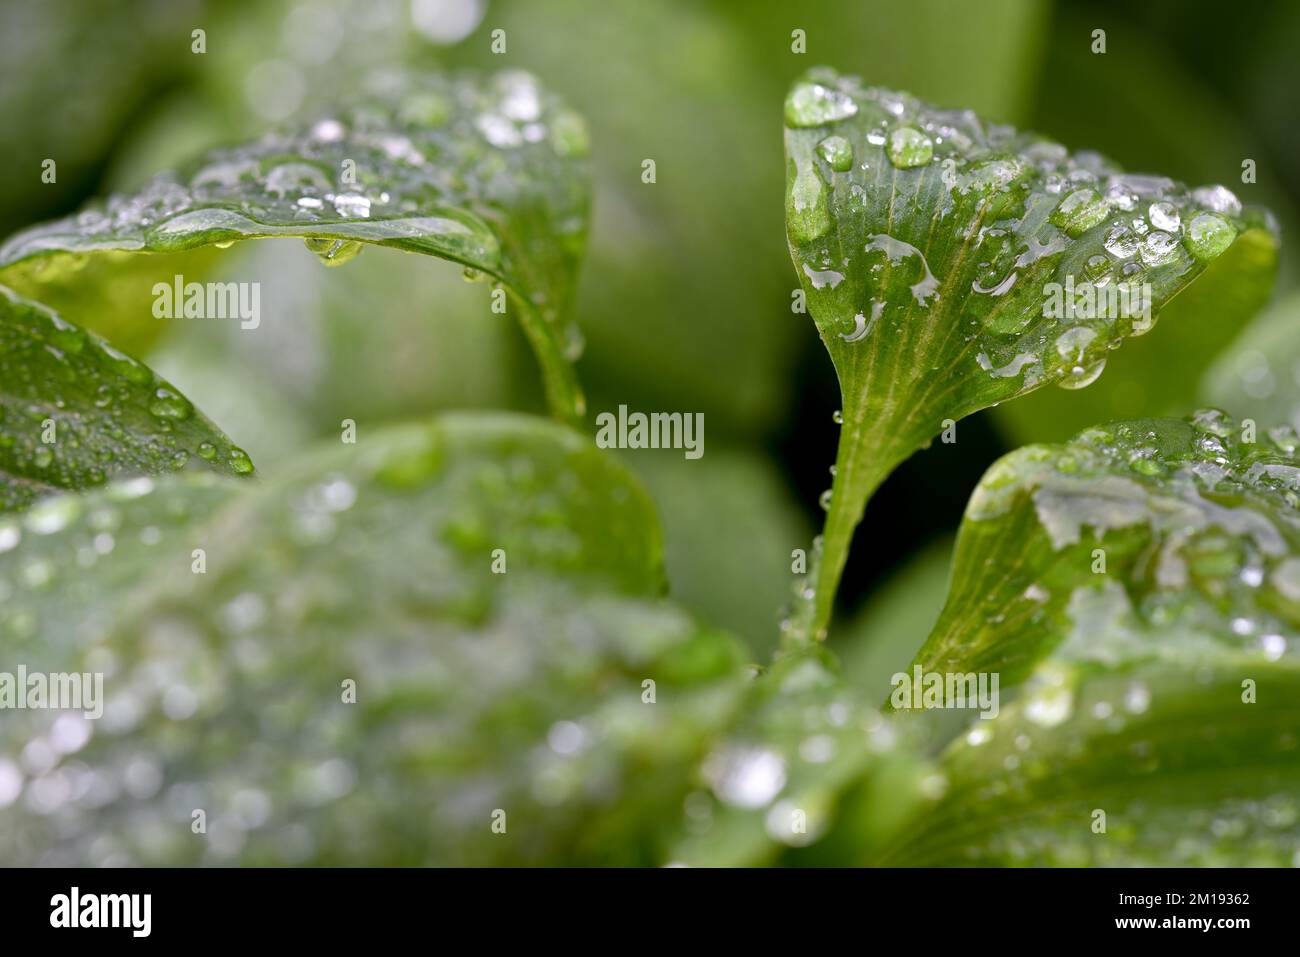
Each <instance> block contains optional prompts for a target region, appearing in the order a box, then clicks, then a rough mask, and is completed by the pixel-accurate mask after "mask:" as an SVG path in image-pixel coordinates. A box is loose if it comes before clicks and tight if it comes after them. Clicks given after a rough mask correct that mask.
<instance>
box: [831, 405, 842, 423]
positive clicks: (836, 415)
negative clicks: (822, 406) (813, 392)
mask: <svg viewBox="0 0 1300 957" xmlns="http://www.w3.org/2000/svg"><path fill="white" fill-rule="evenodd" d="M831 421H832V422H834V423H835V424H836V425H843V424H844V413H843V412H841V411H840V410H839V409H836V410H835V411H834V412H832V413H831Z"/></svg>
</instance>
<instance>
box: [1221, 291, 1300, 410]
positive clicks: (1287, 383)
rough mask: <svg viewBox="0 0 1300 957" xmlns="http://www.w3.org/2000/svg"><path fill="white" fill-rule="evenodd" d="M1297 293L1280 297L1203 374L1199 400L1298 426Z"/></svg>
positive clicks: (1299, 307) (1299, 317)
mask: <svg viewBox="0 0 1300 957" xmlns="http://www.w3.org/2000/svg"><path fill="white" fill-rule="evenodd" d="M1298 369H1300V293H1294V292H1293V293H1291V294H1290V295H1288V296H1286V297H1285V298H1282V299H1279V300H1278V301H1277V302H1276V303H1274V304H1273V305H1272V306H1271V307H1270V308H1269V309H1268V310H1267V311H1265V312H1264V313H1262V314H1261V315H1260V316H1259V318H1258V319H1257V320H1256V321H1255V322H1253V323H1251V326H1250V328H1249V329H1247V330H1246V332H1245V333H1243V334H1242V336H1241V338H1240V339H1238V340H1237V341H1236V342H1234V343H1233V345H1232V348H1231V349H1229V350H1228V351H1227V352H1225V353H1224V354H1223V355H1222V356H1221V357H1220V358H1219V359H1218V361H1216V362H1215V363H1214V365H1213V366H1211V367H1210V369H1209V370H1208V371H1207V372H1206V373H1205V376H1204V378H1203V380H1202V381H1201V383H1200V393H1201V394H1200V398H1201V401H1203V402H1208V403H1210V404H1212V405H1215V406H1219V407H1221V408H1225V409H1231V410H1232V411H1233V413H1234V414H1236V415H1238V416H1240V417H1242V418H1253V419H1254V420H1255V421H1257V422H1261V423H1276V424H1279V425H1289V426H1291V427H1292V428H1293V429H1300V376H1298V375H1297V370H1298Z"/></svg>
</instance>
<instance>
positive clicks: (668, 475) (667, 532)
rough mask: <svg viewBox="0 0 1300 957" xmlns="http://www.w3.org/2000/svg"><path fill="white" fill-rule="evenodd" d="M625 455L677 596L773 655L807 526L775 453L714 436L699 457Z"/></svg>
mask: <svg viewBox="0 0 1300 957" xmlns="http://www.w3.org/2000/svg"><path fill="white" fill-rule="evenodd" d="M625 461H626V462H627V464H628V465H629V466H630V467H632V468H633V469H635V471H636V474H637V476H638V478H640V479H641V480H642V481H643V482H644V483H645V485H646V488H647V489H648V490H649V492H650V495H651V497H653V498H654V500H655V503H656V505H657V506H658V509H659V517H660V521H661V522H662V523H663V528H664V542H665V551H664V563H665V565H666V566H667V570H668V581H669V584H670V592H671V594H672V596H673V599H674V601H676V602H677V603H678V604H680V605H682V606H683V607H685V608H687V609H689V610H690V611H692V612H694V613H695V614H696V615H698V616H699V617H700V618H701V619H703V620H704V621H708V622H711V623H713V624H715V625H718V626H719V627H721V628H726V629H727V630H728V631H730V632H732V633H734V634H736V635H740V636H742V637H744V638H745V639H747V641H748V643H749V648H750V654H751V657H752V659H753V660H754V661H766V660H767V659H769V658H770V657H771V655H772V652H773V651H774V650H775V647H776V638H777V629H776V628H774V627H773V625H774V624H775V622H776V621H777V620H778V618H779V617H780V610H781V609H780V605H781V600H782V598H783V597H784V596H785V595H787V594H788V592H789V589H790V578H791V575H790V567H791V562H792V559H791V552H792V551H793V550H794V549H795V548H798V547H802V545H803V544H804V543H806V542H807V541H808V535H809V531H808V529H809V524H808V521H807V519H806V518H805V516H804V515H803V513H802V512H801V511H800V510H799V508H798V507H797V505H796V503H795V502H794V501H793V499H792V497H791V495H790V492H789V490H788V489H787V488H786V487H785V485H784V483H783V481H782V477H781V475H780V474H779V472H778V471H777V469H776V468H775V467H774V465H773V464H772V462H771V461H769V460H768V459H766V458H764V457H762V456H760V455H756V454H753V453H748V452H743V451H740V450H737V449H730V448H724V447H718V446H714V445H710V446H709V450H708V454H707V455H704V456H702V457H700V458H698V459H695V460H689V459H686V458H684V457H683V456H682V454H681V453H680V452H675V451H674V452H661V453H658V454H656V453H653V452H650V453H647V452H644V451H637V452H629V453H628V454H627V456H626V458H625ZM936 607H937V606H936ZM926 624H927V625H928V624H929V622H927V623H926ZM923 633H924V632H923Z"/></svg>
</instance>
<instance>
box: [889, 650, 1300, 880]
mask: <svg viewBox="0 0 1300 957" xmlns="http://www.w3.org/2000/svg"><path fill="white" fill-rule="evenodd" d="M1061 680H1062V683H1061V684H1056V683H1054V682H1051V681H1047V680H1045V681H1044V688H1048V689H1051V690H1050V691H1048V692H1045V693H1048V694H1051V695H1053V697H1052V698H1051V699H1049V700H1050V701H1051V703H1050V704H1048V705H1046V706H1044V705H1043V704H1042V703H1041V700H1042V699H1041V698H1038V697H1029V698H1026V699H1024V700H1023V701H1017V702H1015V703H1014V704H1012V705H1010V706H1006V707H1004V709H1003V711H1002V712H1001V713H1000V714H999V715H998V717H997V718H995V719H994V720H992V721H980V720H976V721H975V722H974V725H975V726H974V727H972V728H971V730H970V732H969V734H967V735H966V736H965V737H963V738H961V739H960V740H958V741H957V742H955V743H954V744H953V745H951V746H950V747H949V749H948V750H947V752H946V753H945V754H944V756H943V758H942V761H941V762H940V773H941V774H942V775H943V778H944V779H945V781H946V786H947V789H948V791H947V795H948V796H947V797H946V798H945V800H944V801H943V802H942V803H941V804H940V805H939V807H938V808H937V809H935V810H933V811H932V813H930V814H929V815H927V816H926V817H925V818H923V819H921V820H919V821H918V822H917V824H916V826H915V827H914V828H913V829H912V830H911V831H910V832H909V834H908V835H907V840H905V841H904V842H900V843H899V844H896V845H895V846H894V847H893V848H891V849H890V850H888V851H886V852H884V853H882V854H880V855H878V856H877V857H876V858H875V859H874V861H873V862H874V863H880V864H885V865H895V866H897V865H904V866H927V865H928V866H935V865H939V866H944V865H947V866H951V865H978V866H986V867H987V866H1006V865H1016V866H1026V865H1029V866H1066V867H1080V866H1089V865H1091V866H1098V867H1135V866H1141V867H1153V866H1154V867H1170V866H1175V867H1223V866H1236V867H1241V866H1265V867H1284V866H1293V865H1294V864H1295V862H1296V843H1297V840H1300V825H1298V824H1297V822H1298V821H1300V805H1298V804H1297V800H1296V794H1297V793H1300V761H1297V760H1296V757H1297V755H1296V747H1297V741H1298V740H1300V738H1298V737H1297V735H1298V734H1300V671H1298V670H1297V668H1296V664H1295V660H1294V657H1291V658H1289V659H1288V660H1287V661H1285V662H1276V663H1274V662H1268V661H1262V660H1260V659H1259V658H1258V657H1254V656H1240V657H1238V658H1235V659H1230V658H1225V659H1224V660H1221V661H1216V662H1215V663H1214V664H1212V665H1206V666H1204V667H1202V668H1200V669H1199V670H1197V671H1196V672H1195V673H1193V672H1192V671H1191V670H1190V669H1186V668H1178V669H1173V668H1170V667H1169V666H1168V665H1160V666H1155V665H1149V664H1143V665H1135V666H1133V667H1132V668H1128V669H1114V670H1103V671H1098V672H1095V673H1086V674H1078V675H1075V674H1073V673H1067V675H1066V676H1065V677H1063V678H1062V679H1061ZM1247 680H1250V681H1251V682H1254V687H1255V689H1256V693H1257V695H1258V698H1257V700H1256V701H1255V703H1246V702H1245V701H1243V700H1242V696H1243V694H1244V693H1245V692H1244V691H1243V682H1244V681H1247ZM1066 698H1068V714H1066V715H1065V716H1064V717H1062V718H1060V720H1059V721H1058V720H1057V715H1059V714H1060V713H1061V712H1062V711H1065V710H1066V708H1065V707H1063V706H1061V705H1059V704H1058V703H1057V702H1058V701H1059V700H1062V699H1066ZM1098 812H1100V813H1101V814H1104V815H1105V816H1104V818H1103V817H1101V816H1100V815H1099V813H1098ZM1102 825H1104V826H1105V831H1104V832H1100V831H1098V830H1095V829H1097V828H1099V827H1100V826H1102Z"/></svg>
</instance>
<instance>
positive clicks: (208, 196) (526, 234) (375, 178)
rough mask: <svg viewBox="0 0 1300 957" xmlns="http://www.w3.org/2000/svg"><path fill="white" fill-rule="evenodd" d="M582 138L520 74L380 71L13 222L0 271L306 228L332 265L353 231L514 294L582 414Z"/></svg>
mask: <svg viewBox="0 0 1300 957" xmlns="http://www.w3.org/2000/svg"><path fill="white" fill-rule="evenodd" d="M587 148H588V147H587V133H586V129H585V126H584V125H583V122H582V120H581V119H580V118H579V117H578V116H577V114H575V113H574V112H572V111H571V110H569V109H568V108H567V107H565V106H564V105H563V104H562V103H561V102H560V101H559V100H558V98H556V97H555V96H553V95H552V94H550V93H548V92H546V91H545V90H543V89H542V88H541V87H540V85H539V84H538V83H537V81H536V80H535V79H534V78H533V77H532V76H530V75H529V74H526V73H523V72H521V71H517V70H511V71H503V72H500V73H497V74H493V75H490V76H487V77H484V78H479V77H473V76H468V75H464V76H455V77H444V76H419V77H415V76H401V77H395V76H394V75H392V74H391V73H388V74H382V75H376V76H375V77H372V78H371V81H370V82H369V83H368V86H367V88H366V89H365V90H364V91H363V92H362V94H361V95H360V96H359V97H358V100H357V102H356V103H355V104H354V105H352V106H350V107H348V108H346V109H343V110H341V111H339V112H336V113H335V114H334V115H331V116H328V117H325V118H322V119H320V120H318V121H317V122H316V123H314V124H312V125H311V126H309V127H307V128H306V129H303V130H299V131H295V132H292V133H286V134H280V133H275V134H268V135H267V136H264V137H263V138H261V139H259V140H256V141H254V142H252V143H249V144H247V145H244V146H241V147H237V148H233V149H222V150H216V151H213V152H211V153H209V154H207V155H206V156H204V157H203V158H202V159H200V160H199V161H198V162H196V163H194V164H193V165H191V166H190V167H189V168H187V169H185V170H183V171H182V172H181V173H179V174H165V175H162V176H160V177H158V178H157V179H155V180H154V181H152V182H151V183H150V184H149V185H147V186H146V187H144V188H143V189H142V190H141V191H140V192H139V193H137V194H135V195H132V196H114V197H112V198H110V199H109V200H108V202H107V204H106V206H104V207H103V208H92V209H87V210H85V211H83V212H81V213H78V214H76V215H75V216H71V217H68V218H66V219H63V220H59V221H57V222H54V223H49V224H46V225H42V226H38V227H34V228H32V229H29V230H26V231H24V232H22V233H19V234H18V235H16V236H14V237H12V238H11V239H10V240H8V241H7V242H6V243H5V244H4V245H3V246H0V276H3V277H6V278H7V281H10V282H11V283H20V284H24V288H27V286H26V285H25V284H27V283H39V282H43V281H45V280H44V279H43V274H48V275H50V276H52V277H53V278H55V279H57V277H59V276H60V275H63V274H65V273H66V271H67V270H68V269H69V268H73V267H75V266H76V265H77V264H78V263H79V262H80V260H81V259H82V257H84V256H86V255H87V254H90V253H95V252H98V251H101V250H118V251H132V252H148V253H164V252H178V251H183V250H190V249H194V248H196V247H201V246H207V245H224V244H228V243H233V242H236V241H240V240H246V239H254V238H259V237H266V236H300V237H303V238H304V239H305V240H306V242H307V245H308V247H309V248H310V249H312V250H313V251H314V252H315V253H316V254H317V255H318V256H319V257H320V258H321V260H322V261H323V262H325V263H326V264H327V265H339V264H342V263H344V262H346V261H347V260H348V259H350V258H352V257H353V256H355V255H356V254H357V253H358V252H359V251H360V249H361V247H362V244H377V245H381V246H389V247H392V248H395V249H401V250H404V251H406V252H417V253H423V254H426V255H431V256H437V257H440V258H443V259H448V260H451V261H453V262H457V263H461V264H462V265H464V266H465V267H467V269H469V270H471V271H472V272H471V273H468V274H467V275H471V276H483V277H490V278H492V279H494V280H496V281H498V282H500V283H501V284H502V286H503V288H504V289H505V290H506V291H507V292H509V293H510V295H511V297H512V298H511V303H512V305H511V311H515V312H517V313H518V315H519V321H520V323H521V326H522V327H523V329H524V332H525V333H526V334H527V336H528V338H529V341H530V342H531V343H532V346H533V348H534V350H535V351H536V353H537V356H538V360H539V362H540V363H541V366H542V371H543V376H544V380H545V385H546V390H547V395H548V397H549V399H550V402H551V404H552V407H553V409H554V410H555V411H556V413H557V414H560V415H563V416H566V417H577V416H581V414H582V411H583V400H582V394H581V390H580V389H579V387H578V385H577V381H576V379H575V377H574V373H573V369H572V365H571V363H572V361H573V360H574V359H575V358H576V357H577V353H578V351H580V349H581V337H580V335H579V334H578V332H577V328H576V326H575V325H573V323H572V322H570V321H569V320H568V319H567V317H566V315H567V311H568V306H569V304H570V300H571V299H572V294H573V288H574V284H575V280H576V274H577V266H578V260H579V258H580V256H581V253H582V248H583V245H584V243H585V237H586V223H587V211H588V206H589V200H590V185H589V183H588V176H587V161H586V155H587ZM50 257H53V259H52V261H50ZM159 278H161V279H163V280H164V281H167V280H170V279H171V278H172V277H171V275H170V274H169V275H166V276H159Z"/></svg>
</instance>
